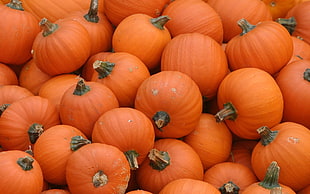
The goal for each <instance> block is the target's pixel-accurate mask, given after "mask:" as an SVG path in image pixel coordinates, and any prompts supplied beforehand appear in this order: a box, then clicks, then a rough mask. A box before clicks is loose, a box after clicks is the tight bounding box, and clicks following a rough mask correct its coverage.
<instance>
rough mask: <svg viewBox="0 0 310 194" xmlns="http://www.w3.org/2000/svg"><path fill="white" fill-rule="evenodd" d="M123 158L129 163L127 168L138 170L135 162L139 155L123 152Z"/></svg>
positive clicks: (133, 151) (131, 151)
mask: <svg viewBox="0 0 310 194" xmlns="http://www.w3.org/2000/svg"><path fill="white" fill-rule="evenodd" d="M125 156H126V158H127V160H128V162H129V166H130V169H131V170H136V169H138V168H139V165H138V160H137V158H138V156H139V153H138V152H137V151H135V150H129V151H127V152H125Z"/></svg>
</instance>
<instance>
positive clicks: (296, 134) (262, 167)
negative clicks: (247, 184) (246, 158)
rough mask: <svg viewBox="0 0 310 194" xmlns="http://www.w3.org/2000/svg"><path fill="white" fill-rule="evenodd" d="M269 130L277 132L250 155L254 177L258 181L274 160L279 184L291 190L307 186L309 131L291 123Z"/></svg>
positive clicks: (308, 175) (308, 174) (309, 156)
mask: <svg viewBox="0 0 310 194" xmlns="http://www.w3.org/2000/svg"><path fill="white" fill-rule="evenodd" d="M270 130H271V131H278V134H277V135H276V137H275V138H274V139H273V141H272V142H271V143H269V144H267V145H266V146H264V145H262V143H261V142H259V143H258V144H257V145H256V146H255V147H254V149H253V152H252V159H251V160H252V167H253V170H254V172H255V174H256V176H257V177H258V178H259V179H260V180H262V179H263V178H264V175H265V171H266V169H267V167H268V166H269V164H270V163H271V161H277V162H278V165H279V166H280V168H281V169H280V175H279V183H282V184H284V185H286V186H288V187H291V188H292V189H293V190H294V191H298V190H300V189H302V188H304V187H306V186H307V185H309V180H310V169H309V168H307V167H308V165H309V163H310V154H309V153H310V151H309V150H310V141H309V139H310V130H309V129H308V128H306V127H305V126H303V125H300V124H297V123H294V122H282V123H280V124H278V125H276V126H274V127H272V128H270ZM301 158H302V160H301Z"/></svg>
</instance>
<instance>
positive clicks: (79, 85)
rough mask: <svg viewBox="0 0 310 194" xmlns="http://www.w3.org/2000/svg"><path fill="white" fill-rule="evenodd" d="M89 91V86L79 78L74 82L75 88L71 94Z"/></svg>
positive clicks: (77, 94)
mask: <svg viewBox="0 0 310 194" xmlns="http://www.w3.org/2000/svg"><path fill="white" fill-rule="evenodd" d="M89 91H90V87H89V86H88V85H86V84H85V81H84V79H83V78H80V79H79V81H78V82H77V84H76V87H75V90H74V91H73V95H76V96H83V95H84V94H86V93H87V92H89Z"/></svg>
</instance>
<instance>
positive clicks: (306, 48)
mask: <svg viewBox="0 0 310 194" xmlns="http://www.w3.org/2000/svg"><path fill="white" fill-rule="evenodd" d="M292 40H293V46H294V50H293V56H292V58H291V60H290V61H289V62H288V63H291V62H293V61H297V60H300V59H307V60H310V44H308V43H306V42H305V41H304V40H303V39H302V38H301V37H295V36H292Z"/></svg>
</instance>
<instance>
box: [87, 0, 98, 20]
mask: <svg viewBox="0 0 310 194" xmlns="http://www.w3.org/2000/svg"><path fill="white" fill-rule="evenodd" d="M84 18H85V19H86V20H87V21H88V22H93V23H98V22H99V16H98V0H91V1H90V7H89V10H88V13H87V14H85V15H84Z"/></svg>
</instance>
